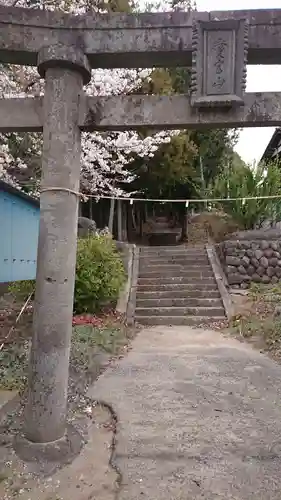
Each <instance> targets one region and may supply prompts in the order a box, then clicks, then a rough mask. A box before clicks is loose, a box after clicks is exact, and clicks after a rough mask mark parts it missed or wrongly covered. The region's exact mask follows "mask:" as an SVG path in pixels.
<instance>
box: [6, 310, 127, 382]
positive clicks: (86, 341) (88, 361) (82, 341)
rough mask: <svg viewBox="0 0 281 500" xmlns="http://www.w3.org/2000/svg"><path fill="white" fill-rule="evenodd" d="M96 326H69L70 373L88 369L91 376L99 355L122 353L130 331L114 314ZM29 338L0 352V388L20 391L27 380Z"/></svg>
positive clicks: (79, 372)
mask: <svg viewBox="0 0 281 500" xmlns="http://www.w3.org/2000/svg"><path fill="white" fill-rule="evenodd" d="M100 323H101V325H100V326H98V327H97V326H93V325H92V324H81V325H75V326H73V333H72V342H71V353H70V374H71V373H75V374H84V373H85V374H86V373H87V372H90V373H91V374H94V377H93V378H95V377H96V376H97V375H98V373H99V370H98V369H97V367H96V365H98V368H99V367H100V364H101V357H102V356H103V359H104V358H107V359H109V358H110V357H114V356H116V355H119V354H120V353H121V352H123V350H124V347H125V346H127V345H128V342H129V340H130V339H131V338H132V330H130V329H128V328H127V327H126V326H125V325H124V324H123V322H122V321H121V320H120V319H119V318H116V317H115V316H114V315H112V316H111V315H109V316H107V317H104V318H102V319H101V321H100ZM28 354H29V341H28V340H27V341H20V342H16V341H15V342H13V343H10V344H6V345H5V346H4V348H3V350H2V351H0V389H6V390H13V389H17V390H23V389H24V388H25V386H26V382H27V373H28Z"/></svg>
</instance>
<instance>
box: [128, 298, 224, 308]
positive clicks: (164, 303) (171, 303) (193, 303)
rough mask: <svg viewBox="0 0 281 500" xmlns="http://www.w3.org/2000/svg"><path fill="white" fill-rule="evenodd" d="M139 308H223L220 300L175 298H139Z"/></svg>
mask: <svg viewBox="0 0 281 500" xmlns="http://www.w3.org/2000/svg"><path fill="white" fill-rule="evenodd" d="M136 307H137V308H151V307H152V308H154V307H160V308H162V307H200V308H201V307H219V308H222V307H223V305H222V301H221V299H220V298H217V299H210V298H190V297H174V298H171V297H169V298H163V297H161V298H159V297H158V298H146V297H145V298H144V297H139V296H137V305H136Z"/></svg>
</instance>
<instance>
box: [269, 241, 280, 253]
mask: <svg viewBox="0 0 281 500" xmlns="http://www.w3.org/2000/svg"><path fill="white" fill-rule="evenodd" d="M270 246H271V248H272V250H275V251H276V252H277V251H278V243H277V241H271V243H270Z"/></svg>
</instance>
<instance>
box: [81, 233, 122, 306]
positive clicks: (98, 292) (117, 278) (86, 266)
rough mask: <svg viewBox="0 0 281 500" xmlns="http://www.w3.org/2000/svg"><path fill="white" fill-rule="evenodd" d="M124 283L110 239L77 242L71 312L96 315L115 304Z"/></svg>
mask: <svg viewBox="0 0 281 500" xmlns="http://www.w3.org/2000/svg"><path fill="white" fill-rule="evenodd" d="M124 282H125V271H124V266H123V263H122V260H121V257H120V255H119V253H118V251H117V249H116V246H115V243H114V241H113V240H112V238H111V237H110V236H108V235H102V236H101V235H96V236H92V237H89V238H83V239H80V240H78V248H77V262H76V279H75V294H74V311H75V313H77V314H79V313H84V312H90V313H91V312H96V311H98V310H100V309H101V308H102V307H103V306H104V305H106V304H108V303H112V302H114V301H116V300H117V298H118V295H119V292H120V290H121V288H122V286H123V285H124Z"/></svg>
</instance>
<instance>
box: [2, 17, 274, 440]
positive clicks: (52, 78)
mask: <svg viewBox="0 0 281 500" xmlns="http://www.w3.org/2000/svg"><path fill="white" fill-rule="evenodd" d="M0 33H1V37H0V61H1V62H7V63H12V64H22V65H33V66H37V67H38V71H39V73H40V75H41V76H42V77H44V78H45V95H44V98H30V97H29V98H25V99H16V98H15V99H13V98H11V99H0V131H2V132H9V131H18V132H21V131H43V160H42V184H41V217H40V231H39V248H38V261H37V278H36V299H35V311H34V328H33V340H32V348H31V360H30V378H29V396H28V404H27V408H26V424H25V435H26V438H27V440H29V442H33V443H51V442H54V441H55V442H57V441H58V440H61V439H62V438H63V436H64V435H65V415H66V404H67V381H68V365H69V351H70V340H71V326H72V305H73V290H74V277H75V260H76V231H77V216H78V197H77V192H78V191H79V175H80V148H81V144H80V133H81V130H82V131H93V130H104V131H106V130H125V129H126V130H127V129H136V130H141V129H142V128H146V127H149V128H150V129H164V128H176V129H179V128H183V129H188V128H210V127H253V126H257V127H258V126H278V125H281V93H278V92H276V93H249V94H247V93H246V94H245V84H246V62H247V63H248V64H279V63H280V61H281V9H280V10H260V11H259V10H253V11H231V12H211V13H207V12H196V13H179V12H178V13H164V14H136V15H123V14H122V15H120V14H113V15H110V16H108V15H101V16H97V15H94V16H92V15H90V14H88V15H85V16H71V15H66V14H62V13H54V12H48V11H39V10H28V9H21V8H9V7H0ZM136 66H137V67H153V66H159V67H161V66H162V67H168V66H192V68H193V73H192V75H193V76H192V86H191V92H190V93H189V94H187V95H174V96H155V95H153V96H140V95H137V96H118V97H116V96H114V97H98V98H97V97H87V96H86V95H85V94H84V92H83V85H84V84H86V83H88V82H89V80H90V78H91V68H116V67H126V68H131V67H136Z"/></svg>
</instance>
